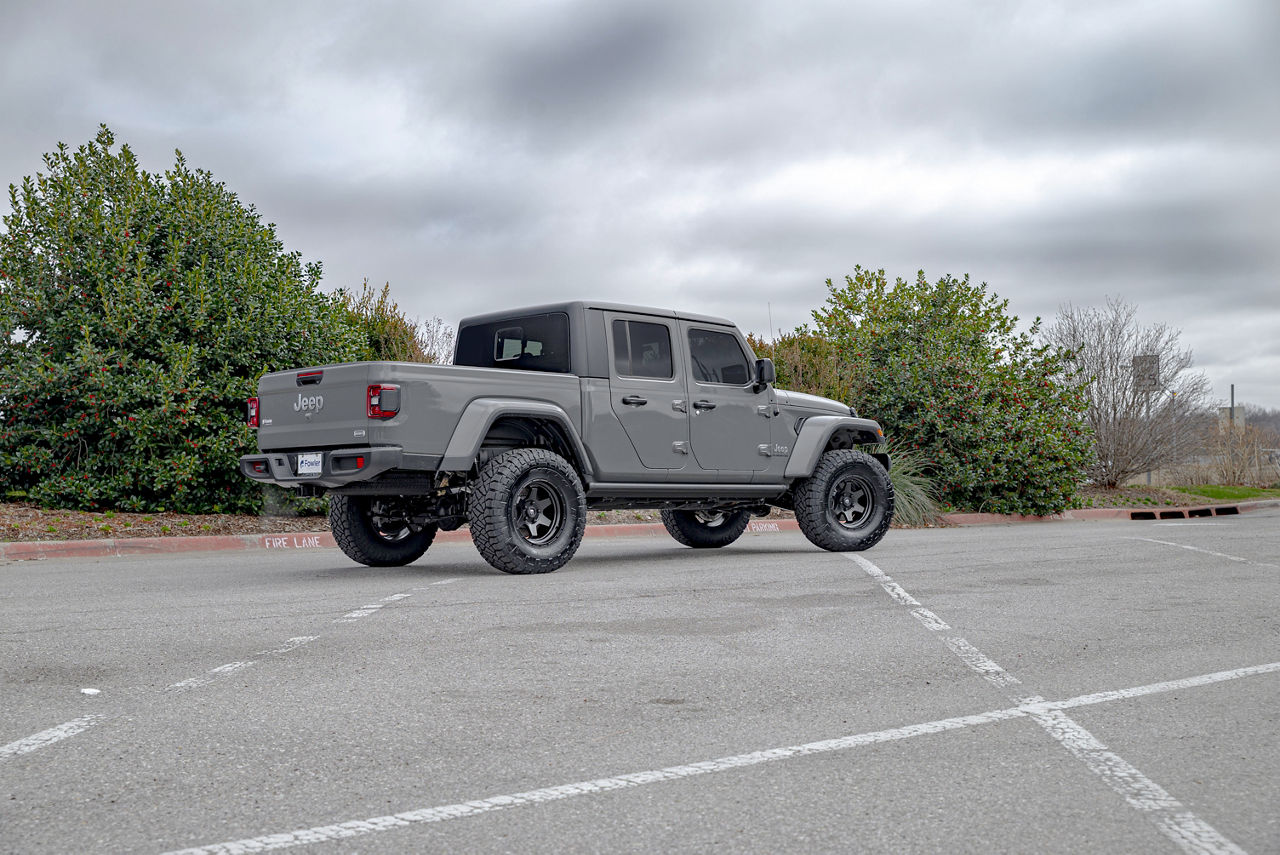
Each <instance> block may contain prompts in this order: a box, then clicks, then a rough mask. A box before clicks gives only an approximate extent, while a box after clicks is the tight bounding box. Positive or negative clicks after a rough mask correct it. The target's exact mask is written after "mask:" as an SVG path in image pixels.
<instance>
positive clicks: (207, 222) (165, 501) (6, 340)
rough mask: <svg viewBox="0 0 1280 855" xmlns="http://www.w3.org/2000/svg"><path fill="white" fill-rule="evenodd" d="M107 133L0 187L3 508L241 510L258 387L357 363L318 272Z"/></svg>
mask: <svg viewBox="0 0 1280 855" xmlns="http://www.w3.org/2000/svg"><path fill="white" fill-rule="evenodd" d="M114 142H115V141H114V138H113V136H112V134H111V132H110V130H108V129H107V128H106V127H105V126H104V127H102V128H101V129H100V131H99V133H98V134H97V137H96V139H95V140H93V141H92V142H90V143H88V144H86V145H83V146H81V147H80V148H79V149H77V150H76V151H75V152H71V151H70V150H69V149H68V148H67V146H65V145H62V144H60V145H59V146H58V148H57V150H56V151H55V152H53V153H51V154H48V155H46V156H45V160H44V163H45V172H44V173H40V174H37V175H36V176H35V177H34V178H31V177H28V178H26V179H24V180H23V182H22V184H21V186H20V187H18V186H13V185H11V186H10V188H9V199H10V206H11V213H10V215H9V216H7V217H5V218H4V226H5V230H4V232H3V233H2V234H0V428H2V430H0V495H4V494H8V495H22V494H25V495H26V496H28V497H30V498H31V499H32V500H34V501H37V502H40V503H42V504H46V505H50V506H59V507H71V508H104V507H114V508H120V509H122V510H137V511H155V510H160V509H162V508H163V509H168V510H175V511H183V512H193V513H195V512H215V513H216V512H256V511H258V510H259V509H260V507H261V503H262V491H261V489H260V488H259V487H258V486H257V485H255V484H254V483H252V482H250V481H249V480H248V479H246V478H244V477H243V476H241V475H240V474H239V473H238V471H237V464H236V460H237V458H238V457H239V456H240V455H241V454H245V453H249V452H250V451H252V450H253V448H254V440H253V436H252V434H251V432H250V431H249V430H248V429H247V428H246V427H245V425H244V406H245V404H244V402H245V399H246V398H248V397H250V396H251V395H252V394H253V390H254V389H255V388H256V382H257V378H258V377H259V376H261V375H262V374H263V373H264V372H266V371H271V370H278V369H283V368H289V367H295V366H298V365H308V364H325V363H329V362H336V361H344V360H350V359H354V358H358V356H359V354H360V353H361V348H362V346H363V342H362V334H361V332H360V330H359V329H358V328H357V326H356V325H355V324H354V323H353V320H352V318H351V315H350V313H349V312H348V311H347V310H346V309H345V308H344V307H343V306H342V304H341V301H340V300H337V299H335V298H332V297H329V296H327V295H325V294H323V293H321V292H320V291H318V288H317V286H318V282H319V279H320V267H319V265H318V264H308V265H305V266H304V265H303V263H302V261H301V259H300V256H299V254H298V253H296V252H285V251H284V248H283V246H282V244H281V242H280V241H279V240H278V239H277V238H276V234H275V227H274V225H270V224H268V225H264V224H263V223H262V221H261V218H260V217H259V215H258V213H257V211H256V210H255V209H254V208H253V206H252V205H249V206H245V205H244V204H242V203H241V202H240V200H239V199H238V198H237V197H236V195H235V194H234V193H232V192H231V191H229V190H228V189H227V188H226V187H225V186H224V185H223V184H222V183H220V182H217V181H215V180H214V179H213V177H212V176H211V175H210V174H209V173H208V172H205V171H203V170H192V169H190V168H189V167H188V166H187V164H186V161H185V159H184V158H183V157H182V154H181V153H180V152H179V153H177V157H176V162H175V164H174V166H173V168H172V169H170V170H168V171H166V172H165V173H164V174H163V175H153V174H149V173H147V172H145V171H143V170H142V169H140V168H139V165H138V162H137V160H136V159H135V157H134V155H133V153H132V152H131V151H130V150H129V148H128V146H123V147H121V148H120V149H119V150H118V151H112V146H113V145H114Z"/></svg>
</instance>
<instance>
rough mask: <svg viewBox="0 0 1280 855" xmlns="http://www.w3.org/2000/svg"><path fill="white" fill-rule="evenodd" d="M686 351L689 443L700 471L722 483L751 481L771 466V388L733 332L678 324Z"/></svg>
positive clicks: (692, 323) (694, 324)
mask: <svg viewBox="0 0 1280 855" xmlns="http://www.w3.org/2000/svg"><path fill="white" fill-rule="evenodd" d="M681 328H682V330H683V331H684V339H685V341H686V342H687V344H688V348H689V351H688V352H689V371H690V376H689V441H690V445H691V446H692V448H693V456H694V457H695V458H696V459H697V461H698V465H699V466H700V467H702V468H703V469H715V470H717V471H719V473H720V480H721V481H750V480H751V475H752V473H753V472H756V471H759V470H762V469H767V468H768V466H769V456H768V454H769V448H770V445H769V426H770V419H769V416H770V415H771V413H772V409H771V407H770V401H769V390H768V388H767V387H766V388H764V389H762V390H760V391H759V392H757V391H755V388H754V383H755V372H754V371H753V370H752V363H751V361H750V360H749V359H748V358H747V351H746V350H745V349H744V347H743V345H742V342H741V341H739V340H738V336H736V335H735V334H734V333H733V332H731V331H729V330H725V329H715V328H710V327H706V326H701V325H699V324H697V323H694V322H691V321H682V322H681Z"/></svg>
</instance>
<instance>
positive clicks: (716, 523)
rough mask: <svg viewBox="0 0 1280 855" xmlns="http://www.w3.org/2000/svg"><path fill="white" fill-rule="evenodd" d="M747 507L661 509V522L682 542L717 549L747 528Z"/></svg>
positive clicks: (694, 546)
mask: <svg viewBox="0 0 1280 855" xmlns="http://www.w3.org/2000/svg"><path fill="white" fill-rule="evenodd" d="M750 521H751V514H750V512H748V511H714V510H713V511H663V512H662V524H663V525H664V526H666V527H667V532H668V533H670V535H671V536H672V537H674V538H675V539H676V540H677V541H679V542H680V543H683V544H684V545H685V546H692V547H693V548H694V549H719V548H720V547H722V546H728V545H729V544H731V543H733V542H734V541H735V540H737V539H738V538H739V537H742V533H743V532H744V531H746V530H747V523H748V522H750Z"/></svg>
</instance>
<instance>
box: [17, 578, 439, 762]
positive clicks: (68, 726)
mask: <svg viewBox="0 0 1280 855" xmlns="http://www.w3.org/2000/svg"><path fill="white" fill-rule="evenodd" d="M456 581H457V580H456V579H445V580H444V581H441V582H434V583H432V584H435V585H444V584H448V583H449V582H456ZM412 596H413V594H412V593H404V592H402V593H398V594H391V595H390V596H387V597H383V598H382V599H381V600H379V601H378V602H377V603H376V604H372V605H366V606H362V607H361V608H360V609H359V610H357V611H355V612H350V613H348V614H347V615H344V616H343V617H341V618H338V619H337V620H336V621H335V623H351V622H353V620H354V619H355V618H352V615H355V616H357V618H358V617H364V616H366V615H369V614H373V613H374V612H376V611H377V610H379V609H381V608H382V607H383V606H385V605H388V604H390V603H396V602H399V601H401V600H404V599H407V598H409V597H412ZM319 638H320V636H318V635H301V636H296V637H294V638H290V639H289V640H288V641H286V642H285V643H284V644H282V645H281V646H279V647H277V648H275V649H274V650H261V651H258V653H257V655H256V657H255V658H253V659H248V660H240V661H236V662H228V663H226V664H225V665H219V666H218V667H216V668H211V669H209V670H208V671H206V672H205V673H203V674H200V675H198V676H195V677H188V678H187V679H185V680H179V681H178V682H176V683H172V684H170V685H168V686H165V688H164V689H163V691H165V692H171V693H173V692H187V691H190V690H192V689H198V688H202V687H204V686H207V685H209V684H210V683H213V682H214V681H215V680H218V679H221V678H223V677H226V676H227V675H229V674H234V673H236V672H237V671H242V670H244V669H245V668H249V667H251V666H252V665H254V664H255V663H256V662H257V661H258V660H260V659H262V658H264V657H267V656H279V655H282V654H285V653H288V652H290V651H292V650H296V649H298V648H299V647H302V646H303V645H306V644H310V643H311V642H313V641H316V640H318V639H319ZM111 717H112V716H111V715H108V714H105V713H103V714H97V715H88V716H82V717H80V718H77V719H73V720H71V721H68V722H64V723H63V724H60V725H58V726H57V727H51V728H49V729H48V730H42V731H40V732H39V733H35V734H32V735H31V736H27V737H24V738H22V739H19V740H16V741H14V742H10V743H9V744H7V745H0V759H4V758H6V757H14V756H17V755H19V754H27V753H29V752H31V751H36V750H38V749H40V748H45V747H46V746H49V745H54V744H56V743H58V742H61V741H62V740H64V739H68V738H70V737H72V736H75V735H77V734H80V733H84V732H85V731H86V730H88V729H89V728H90V727H92V726H93V725H95V724H99V723H101V722H102V721H105V720H106V719H108V718H111Z"/></svg>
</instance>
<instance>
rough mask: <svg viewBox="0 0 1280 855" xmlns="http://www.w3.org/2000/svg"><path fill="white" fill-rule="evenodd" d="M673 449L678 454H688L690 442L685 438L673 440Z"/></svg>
mask: <svg viewBox="0 0 1280 855" xmlns="http://www.w3.org/2000/svg"><path fill="white" fill-rule="evenodd" d="M671 450H672V451H674V452H675V453H676V454H688V453H689V443H688V442H686V441H685V440H679V441H677V442H673V443H671Z"/></svg>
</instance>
